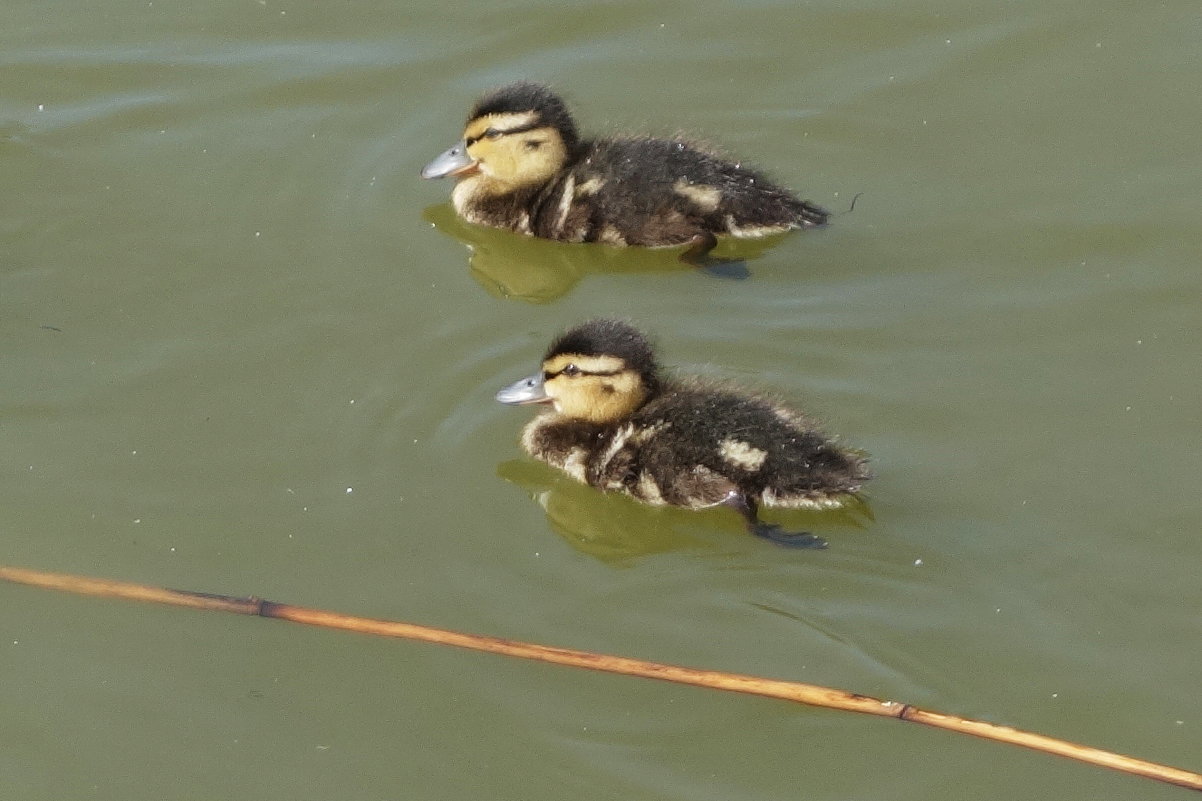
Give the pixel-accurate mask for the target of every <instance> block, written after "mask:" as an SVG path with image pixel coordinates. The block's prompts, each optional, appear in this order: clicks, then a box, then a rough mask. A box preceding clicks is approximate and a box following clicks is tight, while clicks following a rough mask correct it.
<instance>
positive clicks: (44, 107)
mask: <svg viewBox="0 0 1202 801" xmlns="http://www.w3.org/2000/svg"><path fill="white" fill-rule="evenodd" d="M45 110H46V104H45V103H38V111H45Z"/></svg>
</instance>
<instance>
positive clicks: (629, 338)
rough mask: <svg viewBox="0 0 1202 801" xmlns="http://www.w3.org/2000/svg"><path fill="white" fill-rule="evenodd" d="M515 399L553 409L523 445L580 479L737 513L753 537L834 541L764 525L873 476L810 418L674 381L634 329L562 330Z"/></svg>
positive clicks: (665, 501) (730, 391)
mask: <svg viewBox="0 0 1202 801" xmlns="http://www.w3.org/2000/svg"><path fill="white" fill-rule="evenodd" d="M497 400H498V401H500V402H501V403H507V404H514V405H517V404H529V403H545V404H550V406H551V409H550V410H548V411H547V412H544V413H542V414H539V415H538V416H537V417H535V418H534V419H533V420H532V421H531V422H530V423H529V424H527V426H526V428H525V430H524V431H523V433H522V446H523V447H524V448H525V450H526V451H527V452H528V453H529V454H530V455H532V456H534V457H535V458H537V459H541V460H543V461H544V462H547V463H548V464H550V465H552V466H554V467H557V468H559V469H560V470H562V471H564V472H565V473H567V474H568V475H569V476H571V477H572V478H574V479H576V480H577V481H581V482H583V483H585V484H589V485H591V486H593V487H596V488H598V489H601V490H605V491H615V492H622V493H625V494H627V495H630V496H632V497H634V498H636V499H638V500H640V501H643V502H644V503H648V504H652V505H671V506H681V507H685V508H689V509H704V508H707V507H712V506H720V505H725V506H729V507H731V508H733V509H735V510H736V511H738V512H739V513H740V514H741V515H742V516H743V520H744V522H745V523H746V525H747V529H748V531H750V532H751V533H752V534H756V535H759V536H761V537H766V538H768V539H770V540H772V541H774V542H777V543H781V544H784V545H792V546H798V547H805V548H825V547H826V541H825V540H823V539H822V538H820V537H817V536H815V535H813V534H809V533H805V532H797V533H794V532H787V531H782V530H781V528H780V527H779V526H775V525H770V524H768V523H764V522H761V521H760V520H759V517H758V509H759V507H760V506H765V507H783V508H791V509H830V508H836V507H839V506H841V505H843V503H845V502H846V501H848V500H849V499H850V498H851V496H852V495H854V494H855V493H856V492H858V491H859V490H860V487H861V485H862V484H863V483H864V482H865V481H866V480H868V478H869V477H870V473H869V471H868V467H867V459H866V457H865V456H863V455H862V454H858V453H855V452H853V451H850V450H847V449H845V448H841V447H839V446H838V445H836V444H835V443H834V442H833V441H832V440H831V439H830V438H828V437H826V436H825V435H823V434H822V433H821V432H819V431H818V430H817V429H816V428H815V427H814V425H813V423H812V422H811V421H810V420H808V419H807V418H806V417H805V416H804V415H802V414H801V413H799V412H797V411H794V410H792V409H790V408H788V407H786V406H784V405H782V404H780V403H778V402H777V401H775V400H773V399H771V398H767V397H765V396H762V395H758V394H755V393H751V392H746V391H744V390H741V389H737V388H734V387H729V386H726V385H723V384H718V383H714V382H710V381H705V380H702V379H699V378H682V379H673V378H669V377H666V376H665V375H664V374H663V373H662V371H661V369H660V366H659V363H658V362H657V360H656V356H655V352H654V350H653V348H652V346H651V344H650V343H649V342H648V340H647V338H646V337H645V336H644V335H643V334H642V333H641V332H639V331H638V330H637V329H635V328H634V327H633V326H631V325H630V324H628V323H625V322H621V321H617V320H601V319H599V320H591V321H589V322H586V323H583V324H581V325H579V326H576V327H575V328H571V329H569V330H568V331H566V332H565V333H563V334H562V335H561V336H559V338H557V339H556V340H555V341H554V342H552V343H551V346H550V347H549V348H548V349H547V353H546V355H545V356H544V357H543V362H542V371H541V372H540V373H537V374H535V375H533V376H531V377H529V378H525V379H522V380H521V381H518V382H516V383H514V384H512V385H510V386H508V387H505V388H504V389H502V390H501V391H500V392H498V393H497Z"/></svg>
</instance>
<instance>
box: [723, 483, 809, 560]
mask: <svg viewBox="0 0 1202 801" xmlns="http://www.w3.org/2000/svg"><path fill="white" fill-rule="evenodd" d="M722 503H723V504H724V505H726V506H729V507H730V508H732V509H734V510H735V511H736V512H738V513H739V514H741V515H742V516H743V522H745V523H746V524H747V530H748V531H750V532H751V533H752V534H754V535H756V536H757V537H763V538H764V539H766V540H771V541H772V542H775V543H776V544H777V545H786V546H788V547H790V548H813V549H821V548H825V547H826V546H827V542H826V540H824V539H822V537H819V536H818V535H816V534H810V533H809V532H808V531H785V530H783V529H782V528H781V527H780V526H778V525H776V524H775V523H764V522H762V521H761V520H760V519H759V509H758V508H757V506H756V503H755V501H754V500H752V499H751V498H749V497H747V496H746V495H744V494H743V493H741V492H739V491H737V490H731V491H730V492H728V493H726V498H725V499H724V500H723V501H722Z"/></svg>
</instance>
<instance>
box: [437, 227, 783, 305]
mask: <svg viewBox="0 0 1202 801" xmlns="http://www.w3.org/2000/svg"><path fill="white" fill-rule="evenodd" d="M422 219H424V220H425V221H426V222H428V223H430V224H431V225H433V226H434V227H435V228H437V229H438V230H439V231H442V232H443V233H445V234H447V235H448V236H451V237H452V238H454V239H457V240H459V241H460V242H462V243H463V244H464V245H466V246H467V249H468V252H469V254H470V255H469V256H468V266H469V267H470V268H471V271H472V277H473V278H475V279H476V281H477V283H479V284H480V285H481V286H482V287H484V289H485V290H486V291H487V292H488V293H489V294H490V295H492V296H493V297H498V298H506V299H516V300H524V301H526V302H528V303H549V302H551V301H553V300H555V299H557V298H560V297H563V296H564V295H566V294H567V293H568V292H570V291H571V290H572V288H573V287H574V286H575V285H576V284H577V282H579V281H580V280H581V279H582V278H584V277H585V276H586V275H598V274H619V273H621V274H637V273H669V272H694V273H698V274H699V275H698V278H699V280H709V281H729V280H738V279H741V278H746V277H747V275H748V274H749V273H748V269H747V268H746V267H745V266H744V265H743V263H745V262H749V261H751V260H752V259H757V258H760V257H761V256H763V255H764V254H765V253H766V252H767V251H768V250H770V249H771V248H772V247H774V246H775V245H776V244H777V243H779V242H780V241H781V240H782V239H784V238H785V237H786V236H788V234H781V235H778V236H772V237H767V238H764V239H757V240H730V239H728V240H723V241H722V242H720V243H719V244H718V247H717V248H715V250H714V251H713V254H714V256H715V258H716V259H718V260H720V261H721V262H724V263H723V264H718V265H715V266H714V267H712V268H711V267H706V268H703V269H698V268H696V267H693V266H690V265H688V264H684V263H683V262H681V261H680V254H681V253H682V252H684V247H683V246H681V247H678V248H637V247H632V248H619V247H610V246H607V245H598V244H592V243H588V244H579V243H563V242H553V241H551V240H547V239H538V238H535V237H530V236H523V235H521V234H515V233H513V232H512V231H504V230H500V229H496V228H487V227H485V226H481V225H473V224H471V223H467V222H464V221H463V220H462V219H460V218H459V217H458V216H457V215H456V214H455V211H454V209H453V208H452V207H451V206H450V204H447V203H443V204H439V205H436V206H429V207H427V208H426V209H425V210H424V211H423V212H422ZM728 265H729V268H728ZM735 265H738V266H735Z"/></svg>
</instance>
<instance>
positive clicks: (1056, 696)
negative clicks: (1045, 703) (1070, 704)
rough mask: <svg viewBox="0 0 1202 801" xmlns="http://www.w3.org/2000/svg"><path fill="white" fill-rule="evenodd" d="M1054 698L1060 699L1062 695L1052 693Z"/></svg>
mask: <svg viewBox="0 0 1202 801" xmlns="http://www.w3.org/2000/svg"><path fill="white" fill-rule="evenodd" d="M1052 697H1053V698H1059V697H1060V693H1052Z"/></svg>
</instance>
